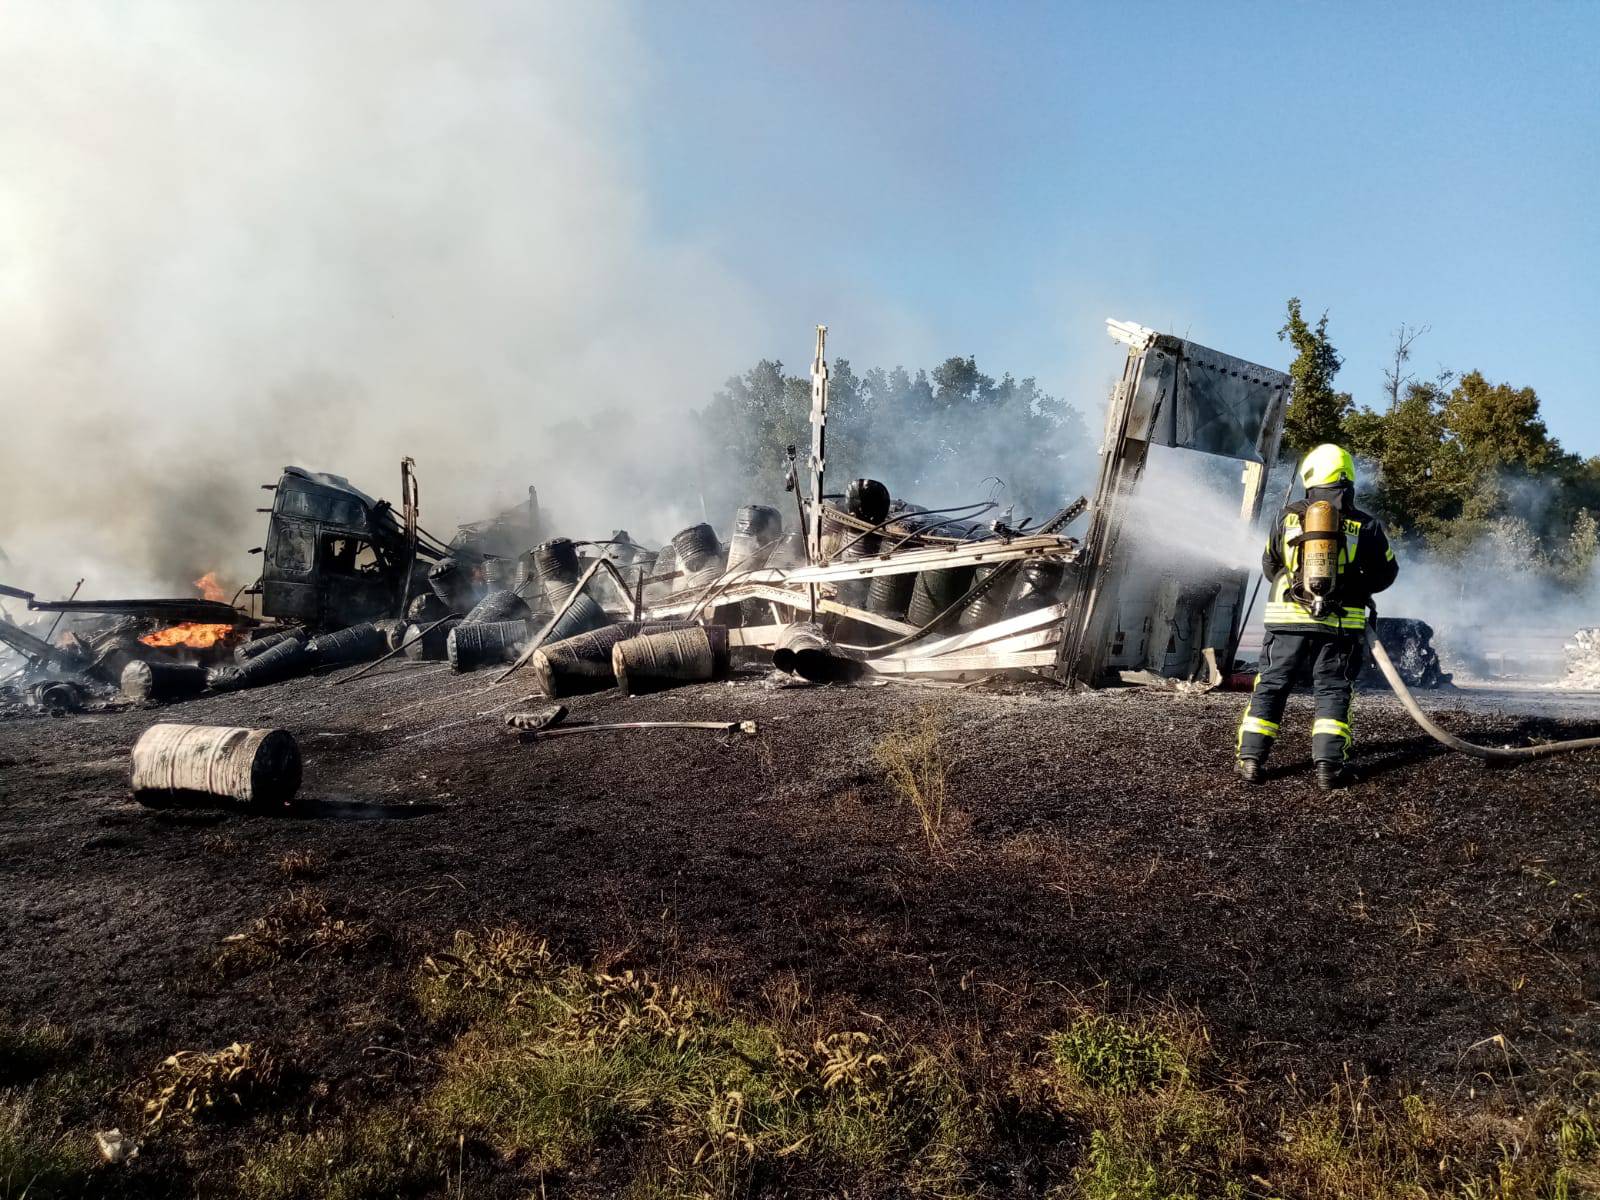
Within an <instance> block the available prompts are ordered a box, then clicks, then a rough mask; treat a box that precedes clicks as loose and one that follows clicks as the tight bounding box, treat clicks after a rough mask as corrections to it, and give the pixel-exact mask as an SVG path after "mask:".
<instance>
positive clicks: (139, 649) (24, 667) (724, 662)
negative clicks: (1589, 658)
mask: <svg viewBox="0 0 1600 1200" xmlns="http://www.w3.org/2000/svg"><path fill="white" fill-rule="evenodd" d="M1109 328H1110V331H1111V333H1112V335H1113V337H1115V338H1116V339H1117V340H1119V341H1120V342H1122V343H1123V344H1124V345H1125V346H1126V347H1127V359H1126V365H1125V367H1124V371H1123V378H1122V382H1121V383H1120V384H1119V385H1118V387H1117V389H1116V391H1115V393H1114V394H1113V397H1112V402H1111V405H1110V408H1109V412H1108V416H1107V425H1106V437H1105V441H1104V445H1103V449H1102V453H1101V464H1100V476H1099V480H1098V482H1097V484H1096V488H1095V492H1094V496H1093V499H1092V501H1091V500H1087V499H1082V498H1080V499H1079V500H1077V501H1075V502H1073V503H1072V504H1069V505H1067V506H1066V507H1064V508H1062V509H1061V510H1060V511H1058V512H1056V513H1054V514H1051V515H1049V516H1047V517H1045V518H1044V519H1043V520H1039V521H1034V520H1032V519H1025V520H1014V519H1013V518H1012V516H1011V514H1010V512H1009V511H1008V512H1006V513H1004V514H997V513H996V512H995V510H996V508H997V505H996V504H995V502H993V501H989V502H980V503H974V504H966V505H957V506H945V507H939V508H926V507H924V506H922V505H921V504H918V503H916V502H914V501H913V500H912V499H911V498H908V497H897V496H894V495H893V494H891V492H890V489H889V488H888V487H887V486H886V485H885V484H884V483H882V482H880V481H878V480H875V479H870V478H862V479H855V480H852V481H851V482H850V483H849V484H848V485H847V486H846V487H845V488H844V489H843V491H842V492H834V493H829V492H827V491H826V490H825V489H826V446H827V419H828V402H829V380H828V368H827V365H826V353H825V349H826V330H825V329H823V328H820V327H819V329H818V333H817V345H816V357H815V361H814V364H813V388H812V408H811V423H812V438H811V447H810V453H809V455H808V456H806V457H801V456H800V455H799V454H798V453H797V452H796V450H795V448H794V447H790V450H789V472H788V487H789V490H790V492H791V494H792V495H793V496H794V497H795V505H794V520H793V523H792V524H790V523H789V522H788V521H786V519H785V517H784V514H783V513H782V511H780V509H778V508H775V507H772V506H770V505H766V504H759V503H752V504H748V505H746V506H744V507H742V508H740V509H739V510H738V511H737V512H735V513H733V514H731V516H732V520H731V524H730V526H729V527H728V528H729V535H728V536H727V538H726V540H724V538H723V536H722V534H720V533H719V532H718V530H717V529H716V528H715V527H714V526H713V525H712V524H710V523H708V522H702V523H699V524H695V525H691V526H689V527H687V528H685V529H682V530H680V531H678V532H677V533H676V534H674V535H673V536H672V537H671V538H670V539H668V540H667V541H666V542H664V543H663V544H662V545H660V546H659V547H657V548H655V549H653V550H652V549H651V548H649V547H648V546H645V545H641V544H639V543H638V542H636V541H634V539H633V538H632V537H631V536H630V535H629V534H628V533H627V532H626V531H622V530H615V531H612V533H611V534H610V536H609V537H601V536H596V537H594V538H592V539H589V540H582V539H579V538H576V537H572V536H560V535H557V534H556V531H553V530H551V529H549V528H547V524H546V519H545V517H544V515H543V514H542V513H541V511H540V508H539V505H538V499H537V495H536V493H535V492H534V491H533V489H531V488H530V489H529V492H528V499H527V501H526V503H525V504H521V505H518V506H516V507H514V508H512V509H509V510H507V511H506V512H504V513H501V514H499V515H498V516H495V517H493V518H491V519H489V520H487V521H482V522H478V523H475V524H471V525H464V526H461V527H459V528H458V530H457V532H456V534H455V535H454V537H452V538H451V539H450V540H449V541H444V540H442V539H440V538H437V537H434V536H433V535H432V534H430V533H428V531H427V530H426V529H424V528H423V527H422V526H421V525H420V523H419V509H420V505H419V490H418V484H417V477H416V473H415V471H414V469H413V467H412V464H411V461H410V460H409V459H408V460H406V461H405V462H403V463H402V464H401V472H400V475H401V497H402V499H401V503H400V505H399V507H398V508H397V507H396V506H394V505H392V504H390V503H389V502H388V501H385V500H379V499H374V498H373V497H371V496H370V495H368V494H367V493H365V492H363V491H361V490H360V489H358V488H357V487H355V486H354V485H353V484H351V483H350V482H349V481H348V480H347V479H344V478H343V477H341V476H337V475H329V474H322V473H317V472H312V471H307V470H304V469H302V468H299V467H286V468H285V469H284V471H283V473H282V475H281V476H280V477H279V479H278V481H277V483H275V484H270V485H264V486H265V487H267V488H268V490H270V491H272V492H273V502H272V505H271V507H270V508H268V509H265V510H263V511H266V512H267V513H269V517H268V528H267V537H266V540H265V543H264V545H263V546H262V547H261V548H260V553H262V555H263V560H262V571H261V576H260V579H259V580H258V581H257V583H256V584H254V585H253V586H251V587H248V588H244V589H241V594H244V595H249V596H252V597H256V598H259V613H260V617H259V618H258V617H256V616H254V615H249V614H246V613H245V612H243V611H241V610H240V609H237V608H235V607H233V605H232V604H230V603H229V602H228V600H227V598H226V597H225V594H224V589H223V588H222V587H221V586H220V585H219V583H218V581H217V579H216V577H215V576H214V575H206V576H204V577H203V578H201V579H200V580H198V581H196V587H197V589H198V590H199V592H200V596H199V598H196V599H192V600H127V601H122V600H117V601H100V602H96V601H81V600H76V599H73V600H70V601H60V602H40V601H38V600H37V599H36V598H35V597H33V596H32V595H30V594H28V593H26V592H21V591H18V590H16V589H6V590H5V593H4V594H6V595H11V596H14V597H16V598H19V599H25V600H26V601H27V603H28V607H29V609H30V610H36V611H41V612H51V613H55V614H57V619H58V620H59V618H60V616H61V615H62V614H73V615H74V616H77V615H80V614H89V613H93V614H96V620H95V622H92V623H89V624H80V625H75V626H74V627H73V628H72V629H71V630H70V631H69V632H68V633H67V634H66V635H64V636H63V637H61V638H60V639H59V640H58V641H52V640H51V637H52V636H53V630H52V631H49V632H47V633H46V635H45V636H40V635H39V633H38V632H35V631H33V630H29V629H23V628H22V627H20V626H18V625H15V624H11V623H9V622H6V623H3V624H0V643H4V644H5V645H6V646H7V647H9V648H10V650H11V651H12V656H13V657H14V658H16V659H18V660H20V664H21V665H20V666H13V667H12V668H11V676H10V682H11V684H12V693H11V694H12V695H13V697H14V698H16V697H20V696H22V695H23V694H24V693H25V692H27V689H29V688H30V687H32V685H34V684H36V683H39V682H41V681H43V682H46V683H49V684H55V683H62V684H70V685H71V687H72V688H73V689H77V692H78V693H79V694H77V695H75V694H72V693H69V692H65V691H63V690H61V689H59V688H57V689H56V690H54V691H52V692H51V698H50V700H49V702H48V703H49V704H51V705H54V706H55V707H57V708H60V709H65V708H68V707H71V706H72V704H73V703H74V702H78V703H82V702H86V701H87V702H101V703H103V702H109V701H110V700H111V698H112V697H113V696H116V695H119V694H120V698H121V699H122V700H123V701H124V702H139V703H151V702H164V701H171V700H180V699H185V698H189V697H192V696H195V695H198V694H200V693H202V692H204V691H207V690H210V691H231V690H236V689H239V688H247V687H261V686H268V685H271V684H275V683H279V682H282V681H284V680H287V679H291V678H294V677H296V676H301V675H306V674H309V673H311V672H313V671H318V670H331V669H336V668H346V667H353V668H355V670H354V671H350V672H347V673H346V674H345V675H343V676H341V677H340V678H339V679H337V680H335V681H334V682H336V683H338V682H345V681H348V680H350V679H355V678H360V677H362V676H364V675H366V674H368V673H369V672H370V671H372V670H373V669H376V668H377V667H379V666H380V665H381V664H384V663H388V662H391V661H392V660H394V659H397V658H399V659H401V661H402V663H416V662H445V663H448V664H449V666H450V667H451V668H452V669H453V670H455V671H457V672H470V671H475V670H480V669H483V668H488V667H499V668H500V673H499V675H498V676H497V677H496V678H495V680H494V682H495V683H499V682H500V681H502V680H504V679H505V678H506V677H507V676H509V675H510V674H512V673H513V672H516V671H518V670H521V669H523V668H529V672H528V673H529V675H531V676H532V678H533V679H534V680H535V681H536V682H537V684H538V686H539V688H540V690H541V691H542V692H543V693H544V694H545V695H547V696H549V697H552V698H554V697H561V696H571V695H577V694H581V693H584V692H592V691H595V690H599V689H605V688H612V687H615V688H620V689H621V690H622V691H623V692H624V693H628V694H632V693H634V692H639V691H650V690H656V689H659V688H663V687H672V686H675V685H678V684H682V683H689V682H703V681H711V680H718V679H726V678H729V677H730V676H731V675H733V674H734V673H735V672H736V671H738V670H739V669H741V667H742V666H744V665H746V664H749V663H752V662H758V663H763V664H765V663H770V664H771V665H773V666H775V667H777V668H778V670H779V671H781V672H784V673H786V674H788V675H790V676H792V677H793V678H795V679H797V680H800V681H803V682H808V683H849V682H856V681H884V680H894V679H907V678H911V679H919V678H920V679H928V680H935V681H956V682H963V681H972V680H977V679H982V678H985V677H989V676H993V675H996V674H1005V673H1017V672H1023V673H1030V674H1035V675H1045V676H1048V677H1051V678H1054V679H1056V680H1059V681H1062V682H1068V683H1074V684H1096V683H1099V682H1102V681H1104V680H1107V679H1111V680H1115V679H1116V678H1117V677H1118V676H1119V675H1120V676H1121V677H1123V678H1125V679H1133V680H1140V679H1149V680H1157V681H1159V680H1188V681H1200V682H1197V683H1196V686H1211V685H1212V684H1214V683H1215V682H1216V681H1217V680H1218V679H1221V678H1223V677H1224V676H1226V675H1227V674H1228V673H1229V671H1230V669H1231V667H1232V664H1233V662H1234V652H1235V650H1236V648H1237V645H1238V641H1239V636H1240V633H1241V632H1242V629H1243V625H1244V623H1245V621H1246V620H1247V619H1248V615H1249V605H1248V603H1247V602H1246V595H1245V593H1246V584H1247V582H1248V576H1249V572H1247V571H1246V570H1244V569H1242V568H1237V569H1236V568H1231V567H1227V568H1225V567H1219V566H1217V565H1216V563H1215V562H1207V561H1200V560H1193V561H1191V560H1184V559H1181V558H1177V557H1174V556H1172V555H1168V554H1164V553H1163V552H1162V549H1161V547H1160V546H1158V545H1153V544H1151V540H1150V539H1149V538H1148V537H1146V536H1144V535H1142V534H1141V533H1140V532H1139V531H1137V530H1136V529H1134V528H1132V527H1131V526H1130V524H1129V521H1128V515H1129V512H1130V508H1129V501H1130V497H1132V496H1133V495H1134V494H1135V492H1136V491H1137V489H1138V487H1139V485H1140V483H1141V480H1142V478H1143V476H1144V474H1145V472H1146V468H1147V464H1148V463H1150V462H1151V461H1153V460H1152V456H1151V449H1152V447H1163V448H1171V449H1173V450H1176V451H1185V450H1187V451H1199V452H1202V454H1203V456H1205V457H1206V458H1207V460H1208V461H1212V462H1216V461H1223V460H1226V459H1233V460H1235V461H1236V462H1238V464H1239V466H1240V469H1241V476H1242V481H1243V488H1242V491H1241V494H1240V497H1239V508H1238V519H1239V522H1240V523H1241V525H1242V526H1244V527H1249V526H1250V524H1251V522H1253V520H1254V518H1255V516H1256V514H1257V513H1258V512H1259V510H1260V507H1261V504H1262V499H1263V491H1264V483H1265V479H1266V476H1267V472H1268V471H1269V470H1270V469H1271V467H1272V465H1273V463H1274V462H1275V460H1276V456H1277V446H1278V439H1279V434H1280V431H1281V427H1282V420H1283V411H1284V406H1285V403H1286V400H1287V396H1288V386H1289V380H1288V377H1287V376H1285V375H1283V374H1281V373H1279V372H1276V371H1271V370H1268V369H1266V368H1264V367H1259V366H1256V365H1254V364H1252V363H1248V362H1244V361H1242V360H1239V359H1235V358H1231V357H1229V356H1227V355H1223V354H1219V353H1217V352H1216V351H1213V350H1208V349H1206V348H1205V347H1202V346H1197V345H1195V344H1194V343H1191V342H1188V341H1186V340H1184V339H1182V338H1177V337H1172V336H1169V335H1164V334H1157V333H1155V332H1153V331H1151V330H1148V329H1144V328H1142V327H1140V326H1137V325H1132V324H1128V323H1124V322H1109ZM1163 453H1165V451H1163ZM1194 457H1195V458H1197V459H1198V458H1200V457H1201V455H1195V456H1194ZM1084 516H1086V517H1087V527H1086V529H1085V531H1084V533H1083V534H1082V535H1081V537H1080V536H1073V535H1069V534H1068V533H1066V532H1065V531H1066V530H1067V529H1068V528H1069V527H1070V526H1071V525H1072V524H1073V523H1074V522H1075V521H1077V520H1078V518H1080V517H1084ZM234 599H238V597H237V596H236V597H234ZM1386 624H1387V626H1388V627H1391V628H1396V629H1400V630H1401V632H1400V633H1399V635H1398V637H1399V641H1398V642H1397V643H1396V646H1395V647H1394V650H1395V654H1394V657H1395V658H1397V659H1398V660H1400V661H1402V662H1412V663H1413V665H1414V670H1413V672H1412V673H1413V675H1414V676H1415V677H1416V678H1417V680H1418V682H1423V683H1425V682H1427V681H1428V680H1429V679H1430V678H1431V679H1434V680H1437V678H1438V677H1439V671H1438V662H1437V656H1436V655H1434V654H1433V653H1432V648H1431V645H1430V644H1429V639H1430V636H1431V631H1430V630H1428V629H1427V627H1426V626H1425V625H1422V623H1420V622H1399V623H1396V622H1388V623H1386ZM0 682H5V680H0ZM19 682H20V685H21V686H20V689H19V687H18V683H19ZM32 702H33V703H35V704H44V703H45V701H44V700H43V699H42V698H35V699H34V700H33V701H32Z"/></svg>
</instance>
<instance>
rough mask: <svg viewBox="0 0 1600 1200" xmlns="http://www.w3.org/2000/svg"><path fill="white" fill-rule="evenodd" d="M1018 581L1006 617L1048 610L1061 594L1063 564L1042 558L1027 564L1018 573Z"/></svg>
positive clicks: (1063, 573)
mask: <svg viewBox="0 0 1600 1200" xmlns="http://www.w3.org/2000/svg"><path fill="white" fill-rule="evenodd" d="M1018 574H1019V575H1020V579H1019V580H1018V582H1017V585H1016V589H1015V591H1014V592H1013V593H1012V596H1011V606H1010V607H1009V608H1008V609H1007V610H1006V612H1007V615H1008V616H1013V617H1016V616H1021V615H1022V614H1023V613H1027V612H1033V611H1034V610H1035V609H1040V608H1049V607H1050V606H1051V605H1052V604H1054V603H1055V602H1056V598H1057V597H1058V596H1059V595H1060V594H1061V581H1062V580H1063V579H1065V578H1066V574H1067V567H1066V564H1065V563H1062V562H1057V561H1056V560H1054V559H1048V558H1042V559H1039V560H1038V561H1037V562H1031V563H1028V564H1027V565H1026V566H1025V567H1023V568H1022V570H1021V571H1020V572H1018Z"/></svg>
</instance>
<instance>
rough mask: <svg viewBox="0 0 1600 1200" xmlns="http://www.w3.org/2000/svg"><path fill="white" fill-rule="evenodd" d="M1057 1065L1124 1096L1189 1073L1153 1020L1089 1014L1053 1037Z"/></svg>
mask: <svg viewBox="0 0 1600 1200" xmlns="http://www.w3.org/2000/svg"><path fill="white" fill-rule="evenodd" d="M1050 1053H1051V1057H1052V1058H1053V1059H1054V1061H1055V1064H1056V1066H1057V1067H1059V1068H1060V1069H1061V1070H1062V1071H1064V1072H1069V1073H1070V1074H1071V1075H1073V1076H1074V1077H1075V1078H1076V1079H1077V1080H1078V1082H1080V1083H1082V1084H1083V1085H1084V1086H1085V1087H1089V1088H1092V1089H1094V1090H1095V1091H1099V1092H1106V1093H1109V1094H1111V1095H1114V1096H1125V1095H1129V1094H1130V1093H1133V1092H1147V1091H1151V1090H1153V1089H1155V1088H1158V1087H1162V1086H1164V1085H1166V1084H1168V1083H1170V1082H1172V1081H1174V1080H1176V1079H1180V1078H1181V1077H1182V1076H1183V1075H1185V1073H1186V1072H1187V1071H1188V1069H1189V1067H1188V1063H1187V1061H1186V1060H1185V1058H1184V1052H1183V1050H1182V1049H1181V1048H1180V1047H1179V1045H1178V1044H1177V1042H1176V1041H1174V1040H1173V1038H1171V1037H1169V1036H1167V1035H1166V1034H1165V1033H1163V1032H1161V1031H1160V1030H1159V1029H1157V1028H1155V1027H1154V1026H1152V1025H1149V1024H1130V1023H1128V1022H1125V1021H1119V1020H1117V1019H1116V1018H1114V1017H1108V1016H1102V1015H1100V1014H1088V1015H1085V1016H1082V1017H1079V1018H1078V1019H1077V1020H1076V1021H1074V1022H1073V1023H1072V1025H1071V1027H1070V1028H1068V1029H1066V1030H1064V1031H1063V1032H1061V1033H1057V1034H1054V1035H1052V1037H1051V1038H1050Z"/></svg>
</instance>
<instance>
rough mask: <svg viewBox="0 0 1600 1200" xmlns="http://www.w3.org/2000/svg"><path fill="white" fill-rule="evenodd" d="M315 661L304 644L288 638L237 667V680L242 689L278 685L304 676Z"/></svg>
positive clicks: (314, 664)
mask: <svg viewBox="0 0 1600 1200" xmlns="http://www.w3.org/2000/svg"><path fill="white" fill-rule="evenodd" d="M316 662H317V660H316V659H315V658H313V657H312V656H311V654H310V652H309V651H308V650H307V649H306V643H305V642H301V641H296V640H295V639H294V638H290V639H288V640H287V641H282V642H279V643H278V644H277V645H276V646H273V647H272V648H271V649H269V650H263V651H262V652H261V653H260V654H258V655H256V656H255V657H254V658H252V659H251V660H250V661H249V662H245V663H241V664H240V665H239V678H240V679H241V681H242V684H241V686H243V687H260V686H261V685H262V684H266V683H279V682H281V681H283V680H285V679H293V678H294V677H295V676H296V675H304V674H305V673H306V672H307V671H309V670H311V668H312V667H314V666H316Z"/></svg>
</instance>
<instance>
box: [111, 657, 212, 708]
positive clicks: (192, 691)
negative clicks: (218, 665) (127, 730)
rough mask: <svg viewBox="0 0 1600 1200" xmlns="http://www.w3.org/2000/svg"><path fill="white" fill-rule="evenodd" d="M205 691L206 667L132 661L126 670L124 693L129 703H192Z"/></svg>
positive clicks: (124, 670) (123, 683)
mask: <svg viewBox="0 0 1600 1200" xmlns="http://www.w3.org/2000/svg"><path fill="white" fill-rule="evenodd" d="M205 690H206V669H205V668H204V667H198V666H190V665H189V664H188V663H165V662H131V663H129V664H128V665H127V666H125V667H123V668H122V694H123V695H124V696H126V697H127V698H128V699H129V700H141V701H143V700H188V699H190V698H191V697H193V696H198V695H199V694H200V693H201V692H203V691H205Z"/></svg>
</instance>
